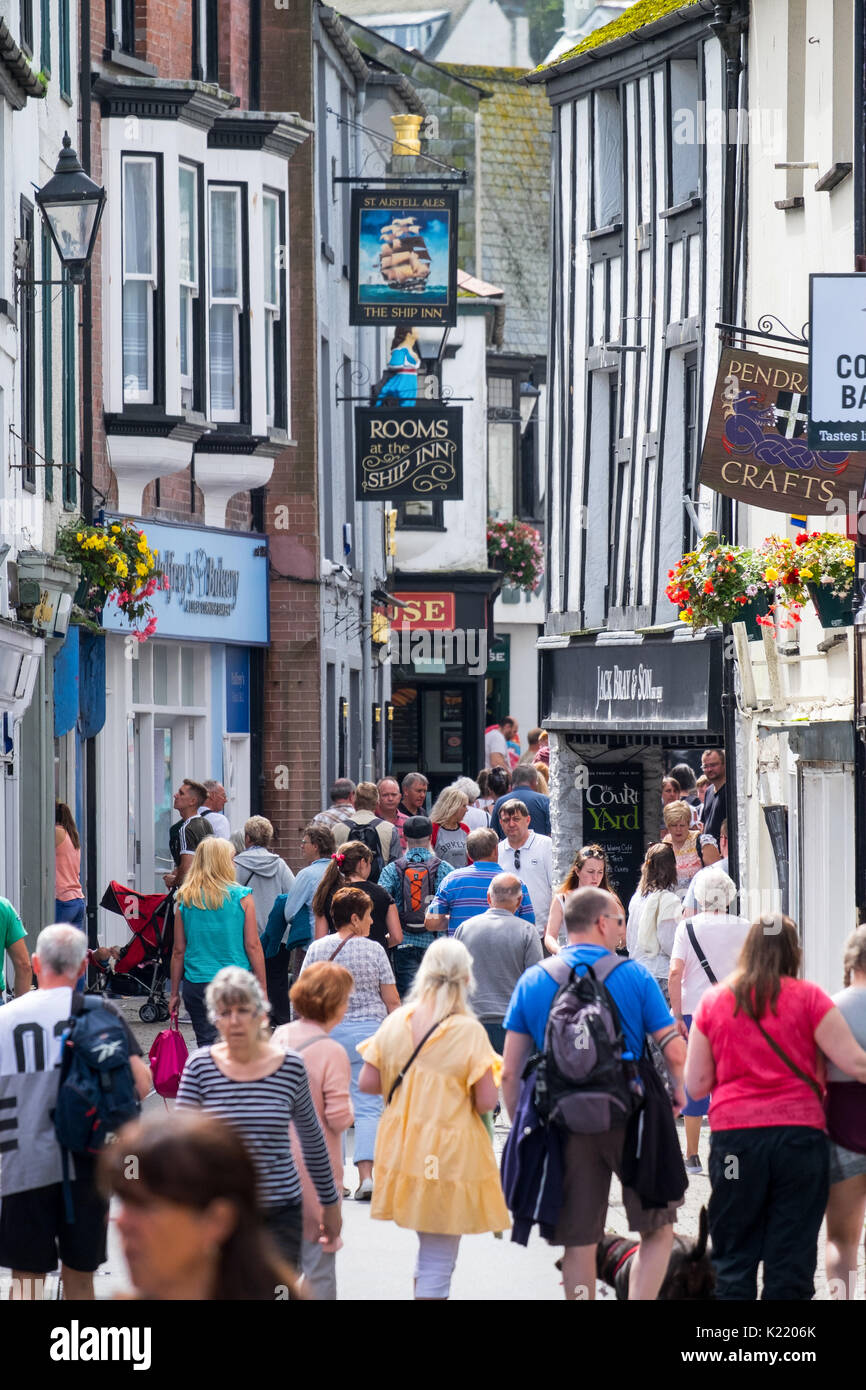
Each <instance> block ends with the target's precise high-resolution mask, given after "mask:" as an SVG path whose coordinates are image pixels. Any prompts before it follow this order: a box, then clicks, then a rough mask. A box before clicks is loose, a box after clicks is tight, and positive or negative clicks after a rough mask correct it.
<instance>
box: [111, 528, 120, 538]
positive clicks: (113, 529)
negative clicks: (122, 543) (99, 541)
mask: <svg viewBox="0 0 866 1390" xmlns="http://www.w3.org/2000/svg"><path fill="white" fill-rule="evenodd" d="M119 531H120V527H119V526H112V528H111V534H112V535H113V536H116V535H117V534H118V532H119Z"/></svg>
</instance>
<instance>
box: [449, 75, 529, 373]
mask: <svg viewBox="0 0 866 1390" xmlns="http://www.w3.org/2000/svg"><path fill="white" fill-rule="evenodd" d="M442 67H443V69H444V70H445V71H446V72H449V73H452V74H453V75H454V76H456V77H461V78H463V79H464V80H465V81H467V82H471V83H473V84H474V85H475V86H478V87H480V88H481V89H482V90H483V91H485V92H487V93H488V94H489V95H488V97H487V99H486V100H483V101H482V102H481V107H480V115H481V161H480V168H479V170H478V189H477V192H478V197H479V201H480V205H481V259H480V263H476V270H477V274H478V277H479V278H480V279H482V280H486V281H488V282H491V283H492V284H494V285H501V286H502V288H503V291H504V294H505V303H506V311H505V331H504V338H503V342H502V345H501V348H500V351H502V352H504V353H513V354H516V355H519V356H527V357H546V356H547V308H548V305H547V295H548V284H549V240H550V125H551V112H550V105H549V103H548V101H547V97H546V95H545V93H544V90H543V88H537V87H527V86H526V85H525V83H524V82H523V81H522V80H521V79H522V78H523V77H524V76H525V73H524V70H523V69H522V68H484V67H466V66H462V65H457V64H453V63H443V64H442Z"/></svg>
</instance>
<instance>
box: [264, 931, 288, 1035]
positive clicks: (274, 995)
mask: <svg viewBox="0 0 866 1390" xmlns="http://www.w3.org/2000/svg"><path fill="white" fill-rule="evenodd" d="M265 979H266V980H267V985H268V999H269V1000H270V1003H271V1023H273V1025H274V1026H275V1027H276V1026H277V1025H278V1024H280V1023H291V1021H292V1006H291V1004H290V1003H289V953H288V951H287V950H286V948H285V946H281V947H280V949H279V950H278V951H277V954H276V955H275V956H268V957H266V959H265Z"/></svg>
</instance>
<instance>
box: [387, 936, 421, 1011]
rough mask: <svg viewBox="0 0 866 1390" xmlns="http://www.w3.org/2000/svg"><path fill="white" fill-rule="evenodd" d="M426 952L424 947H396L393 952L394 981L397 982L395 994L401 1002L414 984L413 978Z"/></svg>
mask: <svg viewBox="0 0 866 1390" xmlns="http://www.w3.org/2000/svg"><path fill="white" fill-rule="evenodd" d="M426 950H427V947H426V946H398V947H397V949H396V951H395V952H394V961H393V965H394V979H395V980H396V982H397V993H398V994H399V996H400V998H401V999H403V1000H405V998H406V995H407V994H408V993H409V991H410V989H411V988H412V986H413V984H414V983H415V976H416V975H417V974H418V967H419V966H420V964H421V962H422V960H423V959H424V952H425V951H426Z"/></svg>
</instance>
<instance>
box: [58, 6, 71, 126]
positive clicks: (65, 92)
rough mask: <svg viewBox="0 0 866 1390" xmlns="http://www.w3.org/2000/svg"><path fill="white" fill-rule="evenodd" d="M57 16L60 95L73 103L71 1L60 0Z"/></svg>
mask: <svg viewBox="0 0 866 1390" xmlns="http://www.w3.org/2000/svg"><path fill="white" fill-rule="evenodd" d="M57 15H58V20H57V66H58V68H59V69H60V95H61V96H62V97H63V98H64V100H66V101H68V102H70V103H71V102H72V63H71V59H70V52H69V39H70V30H71V23H70V18H69V0H58V9H57Z"/></svg>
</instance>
